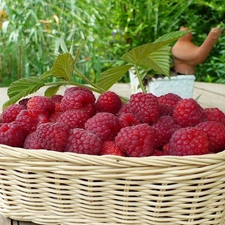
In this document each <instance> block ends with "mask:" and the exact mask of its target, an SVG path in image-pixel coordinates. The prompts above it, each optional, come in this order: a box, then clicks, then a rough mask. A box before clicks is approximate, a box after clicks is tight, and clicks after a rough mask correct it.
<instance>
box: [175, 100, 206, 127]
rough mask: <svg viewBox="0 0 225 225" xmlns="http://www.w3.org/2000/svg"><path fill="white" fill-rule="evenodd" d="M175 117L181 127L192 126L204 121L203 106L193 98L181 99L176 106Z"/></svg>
mask: <svg viewBox="0 0 225 225" xmlns="http://www.w3.org/2000/svg"><path fill="white" fill-rule="evenodd" d="M173 117H174V118H175V120H176V122H177V123H178V124H179V125H180V126H181V127H192V126H195V125H197V124H198V123H200V122H202V121H204V119H205V114H204V110H203V108H202V107H201V106H200V105H199V104H198V103H197V101H195V100H194V99H192V98H186V99H182V100H180V101H179V102H178V103H177V105H176V106H175V108H174V111H173Z"/></svg>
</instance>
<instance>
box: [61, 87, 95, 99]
mask: <svg viewBox="0 0 225 225" xmlns="http://www.w3.org/2000/svg"><path fill="white" fill-rule="evenodd" d="M74 91H78V92H79V91H84V92H86V93H89V94H90V95H91V96H92V98H93V101H94V102H95V100H96V98H95V95H94V93H93V92H92V91H91V90H89V89H88V88H85V87H69V88H67V89H66V90H65V92H64V95H67V94H70V93H72V92H74Z"/></svg>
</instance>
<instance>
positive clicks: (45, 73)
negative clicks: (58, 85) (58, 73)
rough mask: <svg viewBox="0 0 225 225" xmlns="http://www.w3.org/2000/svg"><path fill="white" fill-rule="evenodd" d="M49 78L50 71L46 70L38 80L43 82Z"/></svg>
mask: <svg viewBox="0 0 225 225" xmlns="http://www.w3.org/2000/svg"><path fill="white" fill-rule="evenodd" d="M51 76H52V70H47V71H45V72H44V73H43V74H42V75H41V76H40V78H41V79H42V80H45V79H47V78H49V77H51Z"/></svg>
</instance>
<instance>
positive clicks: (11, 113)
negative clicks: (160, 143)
mask: <svg viewBox="0 0 225 225" xmlns="http://www.w3.org/2000/svg"><path fill="white" fill-rule="evenodd" d="M23 109H25V106H23V105H20V104H12V105H10V106H8V107H7V108H5V109H4V110H3V112H2V115H1V120H2V123H10V122H13V121H15V120H16V117H17V115H18V114H19V112H20V111H21V110H23Z"/></svg>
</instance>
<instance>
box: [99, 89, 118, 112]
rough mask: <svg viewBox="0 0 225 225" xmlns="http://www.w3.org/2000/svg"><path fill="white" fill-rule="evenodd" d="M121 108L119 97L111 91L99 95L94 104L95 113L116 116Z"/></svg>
mask: <svg viewBox="0 0 225 225" xmlns="http://www.w3.org/2000/svg"><path fill="white" fill-rule="evenodd" d="M121 106H122V101H121V99H120V97H119V96H118V95H117V94H116V93H114V92H112V91H106V92H104V93H102V94H101V95H99V97H98V99H97V101H96V103H95V108H96V111H97V112H110V113H113V114H117V113H118V112H119V110H120V108H121Z"/></svg>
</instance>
